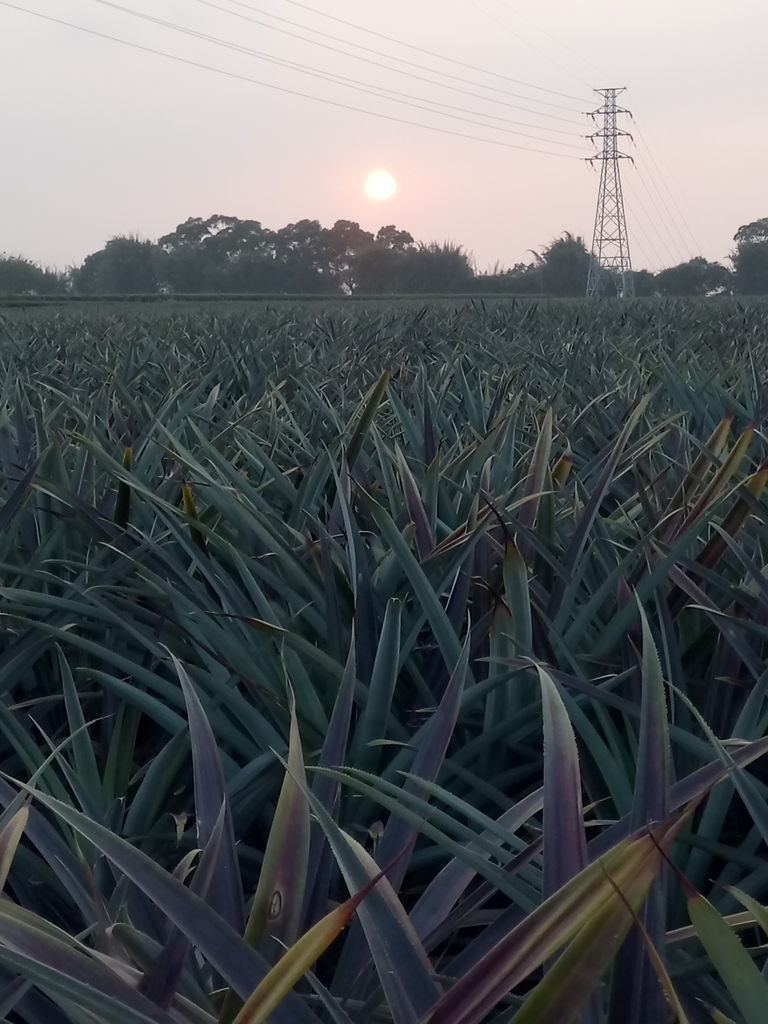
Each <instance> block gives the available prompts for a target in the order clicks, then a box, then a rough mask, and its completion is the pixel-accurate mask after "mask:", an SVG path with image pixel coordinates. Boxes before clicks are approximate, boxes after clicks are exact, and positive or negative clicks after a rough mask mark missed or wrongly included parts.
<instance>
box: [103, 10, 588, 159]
mask: <svg viewBox="0 0 768 1024" xmlns="http://www.w3.org/2000/svg"><path fill="white" fill-rule="evenodd" d="M94 2H95V3H98V4H101V5H102V6H105V7H110V8H112V9H114V10H116V11H120V12H121V13H122V14H126V15H129V16H131V17H134V18H138V19H140V20H141V21H147V22H150V23H151V24H155V25H160V26H162V27H163V28H166V29H170V30H172V31H175V32H179V33H181V34H183V35H186V36H190V37H192V38H194V39H201V40H203V41H205V42H209V43H212V44H214V45H216V46H221V47H224V48H225V49H228V50H233V51H234V52H236V53H242V54H244V55H246V56H250V57H254V58H256V59H258V60H262V61H266V62H267V63H269V64H275V65H277V66H278V67H285V68H288V69H289V70H291V71H294V72H297V73H299V74H303V75H309V76H310V77H312V78H319V79H321V80H322V81H326V82H331V83H332V84H335V85H341V86H343V87H344V88H347V89H353V90H354V91H355V92H364V93H366V94H368V95H371V96H376V97H378V98H382V99H386V100H389V101H390V102H394V103H401V104H404V105H405V106H409V107H414V108H416V109H417V110H425V111H427V112H428V113H435V114H438V115H439V116H441V117H449V118H452V119H453V120H458V121H463V122H465V123H467V124H473V125H476V126H477V127H480V128H488V129H490V130H492V131H499V132H506V133H507V134H510V135H517V136H520V137H522V138H527V139H533V140H534V141H537V142H545V143H547V144H550V145H557V146H566V147H569V148H571V149H580V148H581V147H579V146H575V145H574V144H573V143H572V142H561V141H560V140H559V139H547V138H542V137H541V136H540V135H531V134H530V133H529V132H521V131H518V130H516V129H514V128H505V127H503V126H499V125H489V124H485V123H483V122H482V121H477V120H476V119H475V118H476V117H486V118H489V119H493V120H501V121H505V122H507V123H508V124H516V125H518V126H520V127H527V128H534V129H537V130H539V131H549V132H555V133H557V134H563V135H570V136H573V137H577V138H578V137H580V138H583V137H584V136H583V134H579V133H577V132H570V131H565V130H564V129H561V128H549V127H547V126H542V125H536V124H530V123H529V122H526V121H513V120H512V119H511V118H503V117H501V118H500V117H498V116H497V115H494V114H489V115H487V114H484V113H483V112H482V111H473V110H466V109H463V108H460V107H456V106H453V105H452V104H444V103H440V102H439V101H433V100H430V99H426V98H425V97H421V96H413V95H410V94H408V93H401V92H397V91H396V90H392V89H386V88H382V87H381V86H376V85H371V84H370V83H367V82H361V81H360V80H359V79H354V78H347V77H345V76H343V75H338V74H336V73H335V72H327V71H325V70H324V69H321V68H313V67H311V66H309V65H304V64H299V63H297V62H296V61H290V60H287V59H285V58H282V57H275V56H274V55H273V54H269V53H264V52H263V51H260V50H254V49H252V48H250V47H248V46H245V45H243V44H242V43H233V42H232V41H231V40H228V39H221V38H219V37H217V36H213V35H210V34H209V33H207V32H200V31H198V30H197V29H191V28H189V27H187V26H185V25H179V24H178V23H177V22H172V21H166V20H165V19H163V18H156V17H154V15H151V14H145V13H144V12H143V11H136V10H134V9H133V8H131V7H125V6H124V5H122V4H118V3H115V2H114V0H94ZM386 94H389V95H386ZM425 103H427V104H430V106H425V105H424V104H425ZM435 105H436V106H439V107H445V108H447V109H446V110H435V109H433V107H434V106H435ZM450 111H456V113H451V112H450ZM464 114H472V115H474V116H473V117H465V116H463V115H464Z"/></svg>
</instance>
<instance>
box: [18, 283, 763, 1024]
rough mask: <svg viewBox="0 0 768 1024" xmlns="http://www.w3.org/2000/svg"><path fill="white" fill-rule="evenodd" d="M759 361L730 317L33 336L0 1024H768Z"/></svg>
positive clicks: (97, 328) (597, 309) (27, 381)
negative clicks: (4, 1023) (577, 1023)
mask: <svg viewBox="0 0 768 1024" xmlns="http://www.w3.org/2000/svg"><path fill="white" fill-rule="evenodd" d="M767 355H768V308H766V307H765V306H760V305H752V306H743V305H740V304H738V303H736V302H733V301H731V300H719V301H716V302H709V303H703V302H702V303H699V304H695V303H690V304H682V303H667V304H663V305H653V304H644V303H634V304H618V303H611V302H604V303H602V304H598V305H584V304H573V305H568V304H565V303H561V304H547V305H541V306H536V305H534V304H509V303H507V304H499V305H493V304H488V305H475V304H467V305H464V304H461V305H457V304H442V305H432V306H429V307H424V308H420V307H416V306H413V307H406V306H403V307H401V308H394V307H393V308H389V309H387V308H385V307H382V306H371V307H370V308H366V307H364V306H360V307H356V308H355V309H353V310H351V311H350V309H349V308H347V309H341V308H340V307H338V306H337V307H335V308H334V307H333V306H329V307H328V308H326V309H323V310H320V311H318V310H317V308H316V307H314V308H313V307H309V306H306V307H296V308H291V309H288V308H286V307H280V308H273V309H270V308H262V309H260V310H258V311H255V312H252V311H247V310H246V311H240V312H222V313H220V314H217V313H210V312H197V313H185V312H170V313H169V312H167V311H162V310H157V311H156V310H150V311H149V312H135V311H132V312H130V313H111V314H109V313H103V312H98V311H94V312H93V313H88V314H83V313H81V312H78V311H71V312H68V313H66V314H63V315H51V314H48V313H45V312H40V313H32V314H29V315H22V314H21V313H18V314H13V313H9V314H7V315H6V316H5V318H4V320H3V321H2V340H0V360H1V361H2V367H3V371H4V379H3V392H2V409H0V463H1V464H2V470H3V480H2V486H1V487H0V490H1V491H2V495H1V498H2V502H3V504H2V507H1V508H0V545H1V546H2V550H1V551H0V573H2V587H1V588H0V615H1V617H0V624H1V625H2V632H0V688H1V690H2V694H3V700H2V701H1V702H0V768H1V769H2V772H3V776H2V778H1V779H0V803H2V805H3V807H4V808H5V811H4V813H3V814H2V815H1V816H0V884H2V885H4V887H5V895H6V896H7V897H8V898H7V899H5V900H2V901H0V985H1V986H2V988H0V1003H1V1005H2V1009H3V1014H4V1015H5V1016H6V1018H7V1019H8V1020H9V1021H13V1022H19V1024H21V1022H23V1024H27V1022H29V1024H42V1022H45V1024H94V1022H99V1024H106V1022H107V1021H109V1022H110V1024H113V1022H116V1024H129V1022H130V1024H146V1022H148V1021H152V1022H155V1024H170V1022H171V1021H175V1022H177V1024H214V1022H216V1021H221V1022H222V1024H229V1022H231V1021H233V1020H235V1021H236V1022H237V1024H256V1022H259V1021H262V1020H265V1019H266V1017H267V1016H268V1015H270V1014H271V1016H270V1018H269V1019H270V1020H272V1021H274V1022H276V1024H293V1022H307V1024H311V1022H312V1021H317V1020H324V1021H326V1020H333V1021H335V1022H343V1024H350V1022H355V1024H357V1022H360V1024H363V1022H367V1021H370V1020H376V1021H381V1022H384V1024H386V1022H392V1024H416V1022H417V1021H421V1020H425V1021H426V1020H429V1021H430V1022H431V1024H480V1022H481V1021H486V1020H488V1021H490V1020H493V1021H510V1020H514V1021H515V1024H525V1022H536V1024H545V1022H552V1024H554V1022H557V1024H564V1022H567V1021H572V1020H575V1019H579V1015H580V1019H581V1020H582V1021H584V1022H590V1024H592V1022H598V1021H608V1022H609V1024H614V1022H621V1024H627V1022H636V1024H657V1022H658V1024H665V1022H666V1021H667V1019H668V1017H669V1015H670V1013H672V1014H674V1015H676V1017H677V1019H678V1020H680V1021H691V1022H703V1021H706V1020H712V1019H713V1017H712V1012H713V1011H712V1010H711V1009H710V1008H711V1007H714V1008H715V1011H716V1012H717V1013H718V1014H720V1016H718V1017H716V1018H714V1019H717V1020H719V1021H724V1020H731V1021H736V1022H737V1024H758V1022H760V1021H761V1020H762V1019H763V1018H762V1017H761V1014H763V1013H764V1007H765V1005H766V991H768V990H767V989H766V982H765V980H764V979H763V977H762V976H761V973H760V972H761V969H762V968H764V967H765V964H766V951H765V947H764V946H762V945H761V942H762V937H761V936H762V932H761V928H762V929H763V930H765V927H766V923H767V922H766V917H768V911H766V910H765V909H764V907H763V906H762V904H763V903H765V902H766V901H768V861H766V843H767V842H768V804H767V803H766V795H767V792H768V790H766V769H765V759H764V757H763V755H764V753H765V752H766V751H767V750H768V700H767V699H766V697H767V695H766V686H767V684H768V672H767V671H766V656H767V655H768V628H767V625H766V624H767V623H768V587H766V580H765V572H764V566H765V564H766V552H768V506H767V505H766V499H765V497H764V486H765V483H766V480H767V479H768V469H766V467H765V464H764V461H763V460H764V458H765V454H766V453H765V449H764V436H763V433H762V431H763V426H764V415H765V407H764V385H765V381H764V372H763V370H762V367H764V366H765V363H766V356H767ZM30 791H34V795H33V796H31V797H30V796H29V795H28V794H30ZM381 870H385V871H386V877H385V878H384V879H382V880H380V881H379V882H378V883H377V885H376V887H375V889H373V891H369V890H370V880H371V879H372V878H377V877H378V873H379V872H380V871H381ZM351 893H361V894H366V893H367V895H365V898H364V899H363V902H362V903H360V898H361V896H357V897H356V898H355V899H354V900H352V901H351V902H350V901H349V897H350V894H351ZM646 897H648V898H647V899H646ZM345 901H346V902H345ZM358 904H359V909H358V913H357V916H356V917H355V918H354V920H353V921H352V923H351V924H350V927H349V928H348V929H347V930H346V932H344V934H343V935H340V934H339V933H340V932H341V929H342V928H343V927H344V925H345V924H346V923H347V921H349V920H350V918H351V917H352V915H353V914H354V913H355V910H356V908H357V905H358ZM641 925H642V927H641ZM734 928H735V929H737V931H734V930H733V929H734ZM243 936H245V938H243ZM337 936H338V937H337ZM334 940H335V941H334ZM286 949H288V950H289V952H288V953H286V954H285V955H283V954H284V953H285V950H286ZM318 958H319V959H318ZM316 961H317V962H316ZM315 962H316V963H315ZM274 964H277V966H276V967H275V968H274V969H273V970H270V968H271V967H272V965H274ZM313 964H314V966H313ZM310 967H311V968H312V971H311V972H310V973H307V972H308V971H309V968H310ZM297 982H298V984H296V983H297ZM294 986H295V987H294Z"/></svg>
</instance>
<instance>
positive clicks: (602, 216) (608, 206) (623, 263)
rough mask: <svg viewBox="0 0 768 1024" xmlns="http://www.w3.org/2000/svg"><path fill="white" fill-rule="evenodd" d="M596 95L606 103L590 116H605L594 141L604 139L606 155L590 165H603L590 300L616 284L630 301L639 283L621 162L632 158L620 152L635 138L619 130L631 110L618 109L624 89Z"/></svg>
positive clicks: (610, 90) (593, 138)
mask: <svg viewBox="0 0 768 1024" xmlns="http://www.w3.org/2000/svg"><path fill="white" fill-rule="evenodd" d="M595 92H596V93H597V94H598V95H599V96H602V97H603V100H604V101H605V102H604V103H603V105H602V106H601V107H599V108H598V109H597V110H594V111H593V112H592V113H591V114H590V117H592V119H593V120H594V119H595V118H597V117H598V116H599V115H601V114H602V117H603V127H602V128H601V129H600V130H599V131H596V132H595V133H594V134H593V135H591V136H590V138H591V139H592V140H593V141H595V140H597V139H602V143H603V148H602V152H600V153H598V154H596V155H595V156H593V157H591V158H590V163H594V161H595V160H599V161H600V163H601V165H602V166H601V168H600V192H599V194H598V197H597V214H596V216H595V232H594V235H593V236H592V260H591V262H590V264H589V279H588V281H587V298H599V297H600V296H601V295H602V294H603V293H604V292H605V289H606V287H607V286H608V285H609V284H610V282H611V281H613V282H614V283H615V286H616V292H617V294H618V295H619V296H620V297H621V298H626V297H627V296H632V295H634V294H635V282H634V278H633V276H632V261H631V260H630V256H629V239H628V238H627V219H626V217H625V215H624V196H623V194H622V191H621V170H620V162H621V161H622V160H631V159H632V157H630V156H628V155H627V154H626V153H621V152H620V151H619V139H620V138H622V137H623V138H631V137H632V136H631V135H630V134H629V132H625V131H624V130H623V129H621V128H619V126H618V123H617V118H618V115H619V114H629V111H628V110H624V109H623V107H617V106H616V97H617V96H618V95H619V93H622V92H624V89H595Z"/></svg>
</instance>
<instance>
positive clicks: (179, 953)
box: [141, 804, 227, 1010]
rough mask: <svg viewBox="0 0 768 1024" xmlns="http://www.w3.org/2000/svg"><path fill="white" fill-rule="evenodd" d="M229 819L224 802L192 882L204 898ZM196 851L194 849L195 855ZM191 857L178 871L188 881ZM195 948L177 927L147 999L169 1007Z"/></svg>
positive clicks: (146, 987) (146, 989)
mask: <svg viewBox="0 0 768 1024" xmlns="http://www.w3.org/2000/svg"><path fill="white" fill-rule="evenodd" d="M226 820H227V808H226V805H225V804H222V805H221V810H220V811H219V817H218V818H217V820H216V824H215V825H214V826H213V832H211V835H210V838H209V839H208V843H207V845H206V847H205V850H203V855H202V857H201V858H200V863H199V865H198V868H197V871H195V874H194V877H193V879H192V884H191V885H190V891H191V892H193V893H194V894H195V895H196V896H199V897H200V899H201V900H205V899H207V897H208V891H209V889H210V886H211V879H212V878H213V876H214V874H215V872H216V870H217V867H218V863H219V858H220V852H221V843H222V839H223V837H224V834H225V829H226ZM194 852H195V851H192V853H193V854H194ZM187 864H188V858H185V860H184V861H182V864H181V865H180V869H181V870H179V869H177V871H176V872H174V874H175V876H176V877H177V878H179V877H180V875H181V876H182V877H181V878H180V880H181V881H183V880H184V878H183V876H185V875H186V873H187V870H188V867H187ZM191 947H192V943H191V942H190V941H189V939H188V938H187V936H186V935H185V934H184V932H182V931H181V930H180V929H179V928H173V929H172V931H171V934H170V935H169V937H168V941H167V942H166V944H165V947H164V948H163V950H162V952H161V953H160V955H159V956H158V957H157V959H156V961H155V964H154V967H153V969H152V971H151V972H150V973H149V974H148V976H147V977H146V979H145V981H144V984H143V985H142V986H141V990H142V992H143V993H144V995H145V996H146V997H147V999H149V1000H151V1001H152V1002H153V1003H156V1004H157V1005H158V1006H160V1007H162V1008H163V1009H164V1010H167V1009H168V1007H169V1006H170V1005H171V1003H172V1002H173V997H174V996H175V995H176V992H177V990H178V987H179V982H180V981H181V976H182V973H183V971H184V961H185V960H186V958H187V954H188V953H189V950H190V949H191Z"/></svg>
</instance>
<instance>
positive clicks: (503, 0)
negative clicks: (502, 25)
mask: <svg viewBox="0 0 768 1024" xmlns="http://www.w3.org/2000/svg"><path fill="white" fill-rule="evenodd" d="M288 2H289V3H290V2H291V0H288ZM496 2H497V3H499V4H501V5H502V7H506V9H507V10H508V11H509V12H510V14H512V15H514V17H516V18H520V19H521V20H522V21H526V22H528V24H529V25H530V26H531V27H532V28H535V29H536V31H537V32H541V34H542V35H545V36H547V38H548V39H551V40H552V42H553V43H556V44H557V46H560V47H562V48H563V49H564V50H567V51H568V53H572V54H573V56H574V57H576V58H578V60H580V61H581V62H582V63H583V64H586V65H587V67H590V68H592V70H593V71H597V73H598V74H599V75H600V76H601V77H602V78H604V79H605V78H612V77H613V76H612V75H609V74H608V72H607V71H605V70H604V69H603V68H599V67H598V66H597V65H596V64H593V63H592V61H591V60H587V58H586V57H585V56H584V55H583V54H581V53H579V51H578V50H574V49H573V47H572V46H568V44H567V43H564V42H563V41H562V39H558V37H557V36H556V35H553V34H552V33H551V32H548V31H547V29H545V28H542V27H541V25H538V24H537V23H536V22H535V21H533V19H532V18H529V17H528V15H527V14H522V13H521V12H520V11H518V10H517V8H516V7H513V6H512V4H511V3H509V0H496ZM565 70H567V69H565ZM568 73H569V74H570V75H573V77H574V78H576V79H577V80H578V81H579V82H582V84H586V83H584V82H583V80H582V79H581V78H579V76H578V75H577V74H576V73H575V72H573V71H568Z"/></svg>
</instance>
